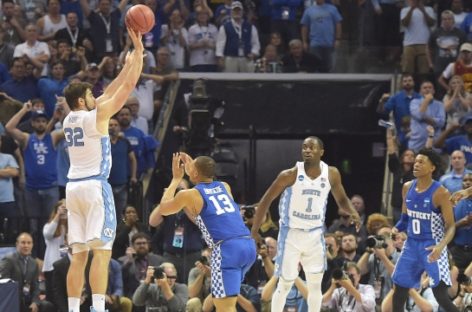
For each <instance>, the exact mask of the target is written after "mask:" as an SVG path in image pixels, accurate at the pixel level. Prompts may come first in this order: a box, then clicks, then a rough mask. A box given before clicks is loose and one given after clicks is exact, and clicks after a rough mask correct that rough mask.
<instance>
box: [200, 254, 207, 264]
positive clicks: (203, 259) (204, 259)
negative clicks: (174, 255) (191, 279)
mask: <svg viewBox="0 0 472 312" xmlns="http://www.w3.org/2000/svg"><path fill="white" fill-rule="evenodd" d="M198 261H200V263H201V264H203V265H208V258H207V257H205V256H201V257H200V259H199V260H198Z"/></svg>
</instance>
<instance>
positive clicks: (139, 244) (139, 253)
mask: <svg viewBox="0 0 472 312" xmlns="http://www.w3.org/2000/svg"><path fill="white" fill-rule="evenodd" d="M131 244H132V246H131V247H128V248H127V249H126V255H124V256H122V257H120V258H119V259H118V260H119V261H120V262H121V265H122V268H123V269H122V272H123V285H124V291H123V293H124V295H125V296H126V297H128V298H132V297H133V294H134V292H135V291H136V289H137V288H138V286H139V284H140V281H143V280H144V279H145V278H146V276H147V269H148V266H152V267H158V266H159V265H161V264H162V263H163V262H164V259H163V258H162V257H161V256H159V255H155V254H153V253H151V252H150V248H149V236H148V235H147V234H146V233H142V232H138V233H136V234H134V235H133V237H132V238H131Z"/></svg>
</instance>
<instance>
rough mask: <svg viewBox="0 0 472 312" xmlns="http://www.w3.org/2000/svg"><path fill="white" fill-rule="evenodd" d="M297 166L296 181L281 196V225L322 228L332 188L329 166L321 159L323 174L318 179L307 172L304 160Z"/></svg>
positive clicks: (293, 227) (307, 228) (296, 227)
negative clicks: (312, 177)
mask: <svg viewBox="0 0 472 312" xmlns="http://www.w3.org/2000/svg"><path fill="white" fill-rule="evenodd" d="M296 166H297V178H296V180H295V183H294V184H293V185H292V186H290V187H287V188H286V189H285V191H284V192H283V193H282V196H281V197H280V201H279V214H280V220H279V223H280V227H289V228H292V229H302V230H312V229H316V228H321V227H323V225H324V221H325V212H326V202H327V201H328V195H329V192H330V190H331V184H330V183H329V166H328V165H327V164H326V163H324V162H323V161H321V162H320V167H321V174H320V175H319V176H318V177H317V178H316V179H311V178H310V177H309V176H308V175H307V174H306V172H305V166H304V163H303V162H297V164H296Z"/></svg>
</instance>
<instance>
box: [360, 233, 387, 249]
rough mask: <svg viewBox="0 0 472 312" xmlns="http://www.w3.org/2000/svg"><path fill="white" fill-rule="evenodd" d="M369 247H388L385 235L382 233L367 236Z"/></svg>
mask: <svg viewBox="0 0 472 312" xmlns="http://www.w3.org/2000/svg"><path fill="white" fill-rule="evenodd" d="M365 244H366V245H367V247H370V248H377V249H379V248H387V246H388V245H387V243H386V242H385V237H383V236H382V235H371V236H369V237H367V240H366V242H365Z"/></svg>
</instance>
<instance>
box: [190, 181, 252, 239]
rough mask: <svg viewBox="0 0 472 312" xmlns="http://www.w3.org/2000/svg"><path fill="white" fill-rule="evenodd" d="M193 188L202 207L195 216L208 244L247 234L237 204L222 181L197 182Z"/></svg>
mask: <svg viewBox="0 0 472 312" xmlns="http://www.w3.org/2000/svg"><path fill="white" fill-rule="evenodd" d="M195 189H196V190H198V191H199V192H200V195H201V196H202V198H203V208H202V210H201V211H200V215H199V216H198V217H197V218H196V220H195V221H196V224H197V226H198V227H199V228H200V230H201V231H202V234H203V237H204V239H205V242H206V243H207V244H208V246H210V247H211V246H213V245H214V244H215V243H217V242H220V241H224V240H227V239H231V238H236V237H243V236H249V235H250V232H249V230H248V228H247V227H246V225H245V224H244V222H243V219H242V217H241V214H240V212H239V206H238V204H236V202H235V201H234V200H233V199H232V198H231V196H230V195H229V194H228V192H227V191H226V188H225V186H224V184H223V183H221V182H219V181H213V182H211V183H199V184H197V185H196V186H195Z"/></svg>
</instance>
